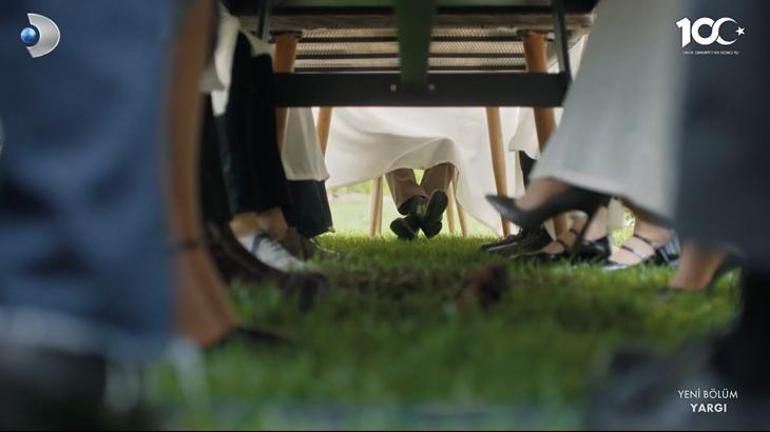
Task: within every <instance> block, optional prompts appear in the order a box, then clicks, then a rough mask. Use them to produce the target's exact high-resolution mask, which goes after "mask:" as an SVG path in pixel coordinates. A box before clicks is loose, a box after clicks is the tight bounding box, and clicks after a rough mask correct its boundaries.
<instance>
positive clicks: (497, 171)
mask: <svg viewBox="0 0 770 432" xmlns="http://www.w3.org/2000/svg"><path fill="white" fill-rule="evenodd" d="M487 128H488V130H489V148H490V150H491V152H492V171H493V172H494V175H495V188H496V190H497V194H498V195H500V196H505V195H508V185H507V178H508V177H507V175H506V173H505V150H504V149H503V125H502V123H501V121H500V108H498V107H487ZM500 221H501V223H502V224H503V235H504V236H508V235H510V234H511V226H510V225H509V224H508V221H507V220H505V219H504V218H502V217H501V218H500Z"/></svg>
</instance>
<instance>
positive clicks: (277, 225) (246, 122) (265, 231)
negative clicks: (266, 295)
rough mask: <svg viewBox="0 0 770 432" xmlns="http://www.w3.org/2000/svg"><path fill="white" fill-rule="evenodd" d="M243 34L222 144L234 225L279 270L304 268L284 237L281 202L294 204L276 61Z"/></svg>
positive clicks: (260, 256) (244, 240) (259, 255)
mask: <svg viewBox="0 0 770 432" xmlns="http://www.w3.org/2000/svg"><path fill="white" fill-rule="evenodd" d="M251 52H252V50H251V44H250V43H249V41H248V39H246V37H245V36H243V35H240V36H239V37H238V42H237V45H236V48H235V54H234V58H233V66H232V76H231V86H230V93H229V98H228V102H227V112H226V114H225V115H224V116H223V118H222V121H221V124H222V126H223V128H224V130H225V131H226V140H225V145H224V146H223V148H222V162H223V166H224V170H225V180H226V182H227V188H228V197H229V199H230V207H231V210H232V213H233V214H234V215H235V216H234V218H233V220H232V222H231V228H232V230H233V232H235V233H236V235H238V237H239V239H240V240H241V242H242V243H243V245H244V246H245V247H246V248H247V249H249V250H250V251H251V252H252V253H253V254H254V255H255V256H256V257H257V258H258V259H259V260H260V261H262V262H264V263H265V264H268V265H269V266H271V267H273V268H275V269H277V270H280V271H303V270H305V266H304V264H303V263H302V262H301V261H300V260H298V259H297V258H296V257H293V256H292V255H291V254H289V253H288V252H287V251H286V250H285V249H284V248H283V247H282V246H281V245H280V244H279V243H278V241H280V240H281V239H282V238H283V237H284V236H285V235H286V233H287V232H288V228H289V225H288V223H287V222H286V218H285V217H284V214H283V210H282V208H283V207H285V206H288V205H290V204H291V197H290V194H289V190H288V186H287V182H286V174H285V172H284V170H283V164H282V162H281V157H280V153H279V152H278V145H277V139H278V138H277V134H276V120H275V106H274V103H273V101H274V97H273V88H272V85H271V83H272V76H273V71H272V61H271V59H270V56H269V55H261V56H258V57H252V55H251Z"/></svg>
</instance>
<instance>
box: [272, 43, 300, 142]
mask: <svg viewBox="0 0 770 432" xmlns="http://www.w3.org/2000/svg"><path fill="white" fill-rule="evenodd" d="M299 37H300V34H298V33H296V32H291V33H280V34H276V35H275V36H274V39H275V57H274V58H273V71H274V72H277V73H289V72H291V71H292V70H294V61H295V60H296V58H297V41H298V40H299ZM288 117H289V110H288V108H276V109H275V127H276V135H277V137H278V139H277V141H278V151H279V152H280V151H281V150H283V143H284V141H285V140H286V124H287V122H288Z"/></svg>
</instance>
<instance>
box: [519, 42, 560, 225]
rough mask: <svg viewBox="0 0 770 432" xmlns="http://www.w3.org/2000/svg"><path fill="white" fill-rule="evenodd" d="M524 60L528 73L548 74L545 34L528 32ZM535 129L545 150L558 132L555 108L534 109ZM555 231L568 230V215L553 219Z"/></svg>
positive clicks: (541, 148) (541, 146)
mask: <svg viewBox="0 0 770 432" xmlns="http://www.w3.org/2000/svg"><path fill="white" fill-rule="evenodd" d="M522 39H523V42H524V58H525V60H526V62H527V71H528V72H537V73H547V72H548V52H547V49H546V44H545V34H543V33H537V32H526V33H524V36H523V38H522ZM533 110H534V112H535V129H536V130H537V140H538V143H539V144H540V150H541V151H543V150H544V149H545V146H546V144H547V143H548V140H549V139H550V138H551V135H552V134H553V131H554V130H556V117H555V115H554V111H553V108H543V107H534V108H533ZM553 223H554V229H555V230H556V234H557V235H559V234H561V233H563V232H565V231H566V230H567V229H568V224H569V221H568V220H567V217H566V215H559V216H557V217H555V218H554V219H553Z"/></svg>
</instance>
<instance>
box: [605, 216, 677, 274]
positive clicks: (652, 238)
mask: <svg viewBox="0 0 770 432" xmlns="http://www.w3.org/2000/svg"><path fill="white" fill-rule="evenodd" d="M635 216H636V222H635V224H634V234H633V236H632V237H630V238H629V239H628V240H626V241H625V242H623V244H622V245H621V246H620V248H618V249H617V250H616V251H615V252H613V253H612V255H611V256H610V257H609V258H608V259H607V262H606V263H605V264H606V265H605V269H607V270H620V269H623V268H626V267H631V266H635V265H639V264H642V263H646V262H652V263H654V264H665V263H673V262H675V261H677V260H678V258H679V245H678V241H676V237H675V234H674V232H673V231H672V230H671V228H669V227H666V226H662V225H659V224H658V223H656V222H652V221H651V220H650V219H648V218H646V217H645V215H644V214H642V213H640V212H636V213H635Z"/></svg>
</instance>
